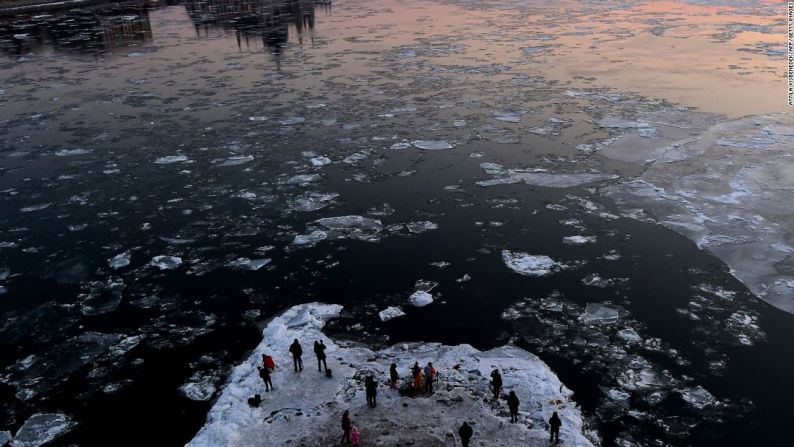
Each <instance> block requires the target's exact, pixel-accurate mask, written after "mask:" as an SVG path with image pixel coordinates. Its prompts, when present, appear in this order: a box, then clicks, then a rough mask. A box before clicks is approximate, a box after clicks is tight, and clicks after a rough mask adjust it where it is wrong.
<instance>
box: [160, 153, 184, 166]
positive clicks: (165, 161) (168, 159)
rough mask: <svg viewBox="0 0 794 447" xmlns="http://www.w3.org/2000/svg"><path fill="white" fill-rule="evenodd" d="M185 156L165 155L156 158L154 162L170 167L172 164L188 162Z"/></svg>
mask: <svg viewBox="0 0 794 447" xmlns="http://www.w3.org/2000/svg"><path fill="white" fill-rule="evenodd" d="M188 160H189V158H187V156H186V155H166V156H164V157H158V158H157V159H156V160H155V161H154V162H155V164H158V165H170V164H172V163H181V162H184V161H188Z"/></svg>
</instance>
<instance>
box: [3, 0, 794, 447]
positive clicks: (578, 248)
mask: <svg viewBox="0 0 794 447" xmlns="http://www.w3.org/2000/svg"><path fill="white" fill-rule="evenodd" d="M168 3H169V5H166V4H161V5H155V6H152V7H150V8H148V9H141V8H139V7H137V6H135V5H126V6H125V5H123V4H121V5H118V4H113V5H95V6H90V7H86V8H85V9H83V10H75V11H71V12H70V11H67V10H60V11H50V12H36V13H31V14H22V15H18V16H16V17H13V16H0V445H3V444H4V443H5V442H10V440H11V439H12V438H13V437H14V436H15V437H16V438H15V439H14V441H13V442H14V444H13V445H14V446H28V445H40V444H42V443H45V442H48V441H51V442H52V443H53V445H81V446H93V445H96V446H100V445H101V446H107V445H133V444H135V445H184V444H185V443H187V442H189V441H190V440H191V439H193V437H194V436H195V435H196V433H197V432H199V430H200V429H201V427H202V426H203V425H204V423H205V420H206V417H207V414H208V412H209V411H210V408H211V406H212V404H213V402H214V401H215V400H216V399H218V397H219V396H220V394H221V392H222V390H223V386H224V384H225V382H226V380H227V379H228V377H229V375H230V373H231V371H232V368H233V367H234V365H236V364H238V363H239V362H241V360H242V359H244V358H246V357H248V356H249V355H250V353H251V351H252V350H253V349H254V348H255V347H256V346H257V345H258V344H259V343H260V341H261V337H262V329H263V327H265V325H266V324H267V322H268V321H269V319H270V318H272V317H274V316H275V315H277V314H278V313H279V312H282V311H284V310H285V309H288V308H290V307H291V306H293V305H296V304H300V303H308V302H323V303H329V304H341V305H343V306H344V310H342V311H341V313H340V314H339V317H338V318H335V319H332V320H330V321H329V322H328V325H327V327H326V328H325V331H326V333H327V334H328V335H329V336H332V337H335V338H336V339H347V340H352V341H359V342H365V343H366V344H367V346H368V347H369V348H370V349H373V350H378V349H389V346H391V345H392V344H393V343H398V342H415V341H424V342H434V343H443V344H459V343H466V344H470V345H472V346H473V347H474V348H476V349H479V350H489V349H492V348H498V347H501V346H503V345H505V344H508V343H512V344H514V345H516V346H518V347H520V348H523V349H525V350H527V351H529V352H531V353H533V354H535V355H537V356H538V357H539V358H540V359H541V360H542V361H543V362H545V363H546V364H547V365H549V367H550V368H551V370H552V371H554V373H556V375H557V376H558V377H559V380H560V381H561V382H562V383H563V384H565V386H567V387H568V388H570V389H571V390H572V391H573V400H574V401H575V402H576V403H577V404H578V405H579V406H580V407H581V411H582V415H583V418H584V421H585V424H586V427H587V431H588V432H589V435H590V436H591V437H597V438H598V439H599V440H600V441H601V442H603V444H604V445H618V446H632V445H643V446H644V445H649V446H650V445H674V446H683V445H721V446H747V445H790V444H791V442H792V439H794V425H792V424H791V423H790V420H791V417H792V415H794V413H792V411H791V410H790V403H791V402H794V385H793V384H792V379H791V377H792V375H791V374H792V371H794V357H793V356H792V355H791V353H792V352H794V315H792V313H793V312H794V154H792V151H791V150H792V148H794V114H792V111H791V108H788V107H787V106H786V105H785V103H786V90H785V81H786V78H785V74H786V73H785V65H786V60H785V59H786V58H785V55H786V45H785V28H786V21H785V9H784V4H783V3H782V2H779V1H768V2H765V1H750V0H748V1H728V0H724V1H720V0H714V1H711V0H690V1H684V0H678V1H653V2H625V1H613V0H606V1H597V2H596V1H542V0H516V1H511V0H495V1H473V0H448V1H443V0H372V1H363V0H338V1H334V2H333V3H327V2H319V1H317V2H312V1H308V0H288V1H266V0H251V1H247V2H232V1H219V0H206V1H200V2H198V1H197V2H190V1H188V2H180V1H174V2H168ZM170 3H173V4H170ZM382 352H390V351H382ZM153 433H158V434H159V435H158V438H157V440H156V442H154V441H153V440H152V434H153ZM591 440H592V441H594V442H596V441H597V440H595V439H591Z"/></svg>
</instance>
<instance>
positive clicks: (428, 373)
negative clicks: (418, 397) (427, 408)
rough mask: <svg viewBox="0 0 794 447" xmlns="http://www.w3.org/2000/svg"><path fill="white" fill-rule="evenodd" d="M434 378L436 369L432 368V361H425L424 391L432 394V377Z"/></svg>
mask: <svg viewBox="0 0 794 447" xmlns="http://www.w3.org/2000/svg"><path fill="white" fill-rule="evenodd" d="M435 378H436V369H435V368H433V363H431V362H427V366H425V392H426V393H427V394H433V379H435Z"/></svg>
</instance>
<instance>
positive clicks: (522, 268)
mask: <svg viewBox="0 0 794 447" xmlns="http://www.w3.org/2000/svg"><path fill="white" fill-rule="evenodd" d="M502 260H503V261H504V263H505V265H506V266H507V267H508V268H509V269H510V270H512V271H514V272H516V273H519V274H521V275H525V276H536V277H541V276H547V275H551V274H552V273H556V272H558V271H560V270H562V269H563V266H562V265H561V264H559V263H557V262H556V261H555V260H553V259H551V258H550V257H548V256H546V255H530V254H528V253H522V252H512V251H509V250H502Z"/></svg>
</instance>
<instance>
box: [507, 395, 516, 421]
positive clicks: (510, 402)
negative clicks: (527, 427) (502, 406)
mask: <svg viewBox="0 0 794 447" xmlns="http://www.w3.org/2000/svg"><path fill="white" fill-rule="evenodd" d="M507 407H508V408H510V423H511V424H512V423H513V422H518V396H516V392H515V391H511V392H510V395H509V396H507Z"/></svg>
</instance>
